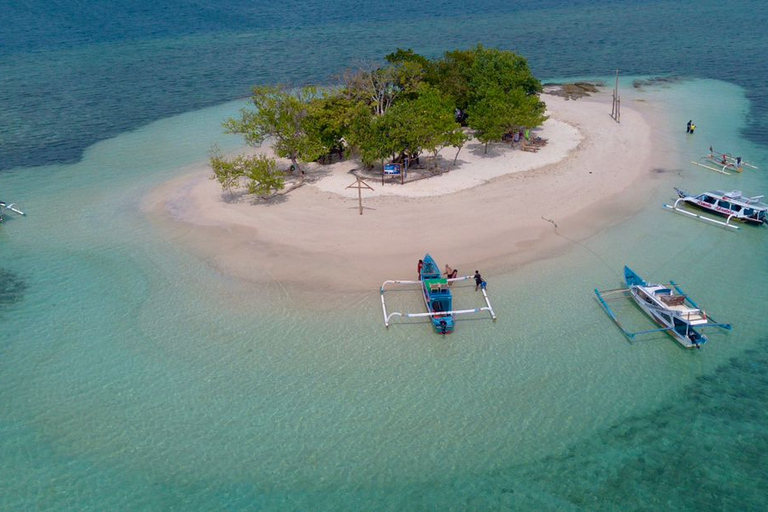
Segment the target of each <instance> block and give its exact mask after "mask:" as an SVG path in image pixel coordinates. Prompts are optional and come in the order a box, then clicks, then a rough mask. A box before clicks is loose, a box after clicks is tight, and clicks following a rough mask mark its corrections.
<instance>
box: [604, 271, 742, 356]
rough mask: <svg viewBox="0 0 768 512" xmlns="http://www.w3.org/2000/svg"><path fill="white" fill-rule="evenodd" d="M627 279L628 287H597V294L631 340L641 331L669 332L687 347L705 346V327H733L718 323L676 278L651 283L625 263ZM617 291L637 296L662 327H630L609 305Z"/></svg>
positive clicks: (728, 329)
mask: <svg viewBox="0 0 768 512" xmlns="http://www.w3.org/2000/svg"><path fill="white" fill-rule="evenodd" d="M624 280H625V282H626V283H627V287H626V288H619V289H616V290H605V291H600V290H597V289H595V294H596V295H597V299H598V301H599V302H600V305H601V306H602V307H603V309H604V310H605V312H606V313H608V316H610V317H611V319H612V320H613V321H614V322H615V323H616V325H617V326H618V327H619V329H621V332H623V333H624V335H625V336H626V337H627V338H629V339H630V340H633V339H634V338H635V337H636V336H638V335H641V334H649V333H653V332H667V333H669V334H670V335H671V336H672V337H673V338H675V340H677V342H678V343H680V345H682V346H683V347H685V348H701V345H703V344H704V343H706V342H707V337H706V336H704V335H703V334H702V333H700V332H699V331H700V330H701V329H703V328H705V327H719V328H721V329H725V330H727V331H730V330H731V325H730V324H721V323H717V322H715V321H714V319H713V318H712V317H711V316H707V313H706V312H704V310H703V309H701V308H700V307H699V306H698V305H697V304H696V303H695V302H693V301H692V300H691V299H690V297H688V295H686V294H685V292H683V290H681V289H680V288H679V287H678V286H677V284H675V282H674V281H671V282H670V284H668V285H666V284H652V283H647V282H646V281H645V280H644V279H643V278H641V277H640V276H638V275H637V274H636V273H635V272H634V271H632V269H630V268H629V267H626V266H625V267H624ZM675 292H677V293H675ZM617 295H620V296H619V297H618V298H626V297H627V296H629V297H631V298H632V299H634V301H635V303H637V305H638V306H639V307H640V309H642V310H643V311H644V312H645V313H646V314H647V315H648V316H650V317H651V318H652V319H653V320H654V321H655V322H656V323H657V324H659V325H661V328H659V329H648V330H644V331H637V332H630V331H628V330H626V329H625V328H624V327H623V326H622V325H621V324H620V323H619V320H618V318H617V317H616V314H615V313H614V312H613V310H612V309H611V307H610V306H609V305H608V301H609V300H612V299H614V298H617V297H616V296H617Z"/></svg>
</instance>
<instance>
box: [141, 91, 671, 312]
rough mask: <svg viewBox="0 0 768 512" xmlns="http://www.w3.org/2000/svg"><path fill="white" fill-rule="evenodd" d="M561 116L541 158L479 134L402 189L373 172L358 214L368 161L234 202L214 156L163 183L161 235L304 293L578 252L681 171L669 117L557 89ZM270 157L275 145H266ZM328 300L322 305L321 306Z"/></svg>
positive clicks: (552, 112)
mask: <svg viewBox="0 0 768 512" xmlns="http://www.w3.org/2000/svg"><path fill="white" fill-rule="evenodd" d="M542 99H543V100H544V101H545V102H546V103H547V107H548V112H547V113H548V115H549V119H548V120H547V121H546V122H545V123H544V125H543V126H542V127H541V128H539V129H538V130H536V131H535V135H537V136H540V137H543V138H546V139H547V141H548V142H547V145H546V146H544V147H543V148H542V149H541V150H539V151H538V152H536V153H530V152H526V151H521V150H519V149H512V148H511V147H510V145H509V144H503V143H498V144H493V145H491V146H490V148H489V150H488V153H487V154H486V153H485V147H484V146H483V145H482V144H480V143H478V142H477V141H474V140H473V141H470V142H468V143H467V144H466V145H465V147H464V148H463V149H462V150H461V152H460V153H459V156H458V159H457V163H456V165H455V166H453V165H451V163H452V162H453V160H454V157H455V155H456V149H454V148H447V149H446V150H444V152H443V153H442V157H443V165H444V166H445V167H446V169H448V172H445V173H443V174H441V175H439V176H435V177H432V178H429V179H423V180H419V181H415V182H412V183H406V184H405V185H400V184H399V183H395V182H394V181H391V182H388V183H387V184H385V185H382V184H381V181H380V180H378V179H376V180H368V184H369V185H370V186H371V187H373V188H374V190H373V191H369V190H365V191H363V206H364V210H363V215H360V214H359V212H358V199H357V190H355V189H349V188H347V187H348V186H349V185H351V184H352V183H353V182H354V181H355V176H354V175H353V174H352V171H353V170H354V169H355V168H357V167H359V162H357V161H354V160H349V161H344V162H340V163H336V164H333V165H320V164H312V166H311V167H310V170H309V171H308V176H311V177H312V179H311V182H310V183H308V184H307V185H305V186H303V187H301V188H299V189H297V190H294V191H292V192H291V193H290V194H288V195H287V196H285V197H282V198H279V199H277V200H272V201H270V202H268V203H264V202H261V201H254V200H253V198H249V197H247V196H238V197H236V198H235V199H234V200H233V198H232V197H231V196H230V195H229V194H227V193H226V192H223V191H222V190H221V188H220V186H219V185H218V184H217V183H216V182H215V181H212V180H210V179H209V176H210V175H211V170H210V168H209V167H208V165H207V162H201V163H200V164H199V165H196V166H194V167H192V168H189V169H186V170H184V172H183V173H181V175H180V176H179V177H178V178H176V179H173V180H172V181H170V182H167V183H165V184H163V185H162V186H160V187H158V188H156V189H155V190H153V191H152V193H151V194H150V195H149V197H148V198H147V199H146V201H145V211H146V214H147V216H148V218H149V219H151V220H152V222H155V223H156V224H157V226H158V229H161V230H165V231H166V232H167V234H168V237H169V238H171V239H173V240H174V241H176V242H177V243H180V244H182V245H184V246H185V247H187V248H188V249H189V251H192V252H193V253H195V254H197V255H198V256H199V257H200V258H203V259H204V260H205V261H207V262H208V263H209V264H210V265H212V266H213V267H215V268H216V269H217V270H218V271H219V272H222V273H224V274H226V275H229V276H233V277H235V278H239V279H245V280H248V281H251V282H254V283H263V284H264V285H279V286H280V287H281V289H284V290H289V293H291V294H292V295H293V296H294V297H295V298H298V299H300V300H307V301H308V302H311V301H312V297H315V298H321V297H322V296H323V293H327V292H334V293H339V292H341V293H343V292H353V293H359V292H370V291H371V290H377V289H378V287H379V286H380V285H381V283H382V282H383V281H384V280H387V279H415V278H416V264H417V261H418V259H419V258H421V257H423V256H424V254H425V253H430V254H432V255H433V257H435V259H436V260H437V261H438V263H439V264H441V265H443V264H445V263H449V264H450V265H451V266H452V267H454V268H457V269H459V270H460V274H461V275H469V274H472V273H473V272H474V270H476V269H477V270H480V271H481V272H482V273H483V275H484V276H486V277H488V278H492V275H493V274H494V273H501V272H508V271H510V270H512V269H514V268H516V267H518V266H520V265H522V264H525V263H526V262H529V261H533V260H536V259H540V258H544V257H551V256H554V255H557V254H559V253H561V252H562V251H564V250H568V248H569V246H571V245H572V244H573V243H574V241H581V240H585V239H586V238H588V237H590V236H592V235H594V234H596V233H598V232H599V231H600V230H602V229H605V228H606V227H607V226H610V225H612V224H615V223H618V222H621V221H622V220H625V219H627V218H628V217H630V216H632V215H634V214H635V213H637V212H638V211H639V210H640V209H641V208H642V206H643V204H644V203H645V202H646V201H647V200H648V198H649V196H650V193H651V191H652V190H653V189H654V187H656V186H658V184H659V181H658V180H659V179H661V178H660V176H661V175H662V174H663V173H662V172H659V169H663V168H664V167H669V166H674V165H675V164H674V162H673V161H672V160H671V156H665V155H671V154H672V153H673V151H670V150H669V147H668V146H670V145H671V142H670V141H669V140H666V139H665V138H664V136H663V135H662V134H661V133H660V132H659V133H657V132H656V131H654V129H653V126H654V124H655V123H658V122H660V121H659V120H658V116H659V115H662V114H660V112H661V111H662V109H661V108H659V106H658V105H653V104H651V103H650V102H648V101H634V102H631V101H625V103H624V104H623V105H622V111H621V123H617V122H616V121H614V119H613V118H612V117H611V116H610V112H611V97H610V93H609V92H608V91H605V90H601V91H600V92H598V93H597V94H595V95H594V96H591V97H589V98H581V99H578V100H575V101H574V100H568V99H566V98H562V97H559V96H554V95H549V94H544V95H542ZM265 151H266V150H265ZM315 302H316V303H320V302H322V300H319V301H315Z"/></svg>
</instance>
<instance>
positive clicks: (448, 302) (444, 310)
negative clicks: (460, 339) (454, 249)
mask: <svg viewBox="0 0 768 512" xmlns="http://www.w3.org/2000/svg"><path fill="white" fill-rule="evenodd" d="M419 279H420V280H421V288H422V292H423V294H424V304H425V305H426V306H427V311H428V312H429V313H431V316H430V318H431V320H432V327H433V328H434V329H435V331H436V332H438V333H440V334H450V333H452V332H453V327H454V316H453V296H452V295H451V290H450V288H449V286H448V280H447V279H443V278H441V273H440V267H438V266H437V263H435V260H434V259H433V258H432V256H430V255H429V254H427V255H426V256H424V265H423V266H422V268H421V272H420V273H419Z"/></svg>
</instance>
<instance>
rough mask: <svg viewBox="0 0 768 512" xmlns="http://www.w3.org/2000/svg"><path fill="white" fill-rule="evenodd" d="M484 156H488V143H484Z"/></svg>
mask: <svg viewBox="0 0 768 512" xmlns="http://www.w3.org/2000/svg"><path fill="white" fill-rule="evenodd" d="M485 154H486V155H487V154H488V143H487V142H486V143H485Z"/></svg>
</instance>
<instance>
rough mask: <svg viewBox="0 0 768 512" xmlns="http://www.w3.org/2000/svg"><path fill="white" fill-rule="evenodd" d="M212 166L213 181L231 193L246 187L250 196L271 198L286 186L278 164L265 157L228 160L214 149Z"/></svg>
mask: <svg viewBox="0 0 768 512" xmlns="http://www.w3.org/2000/svg"><path fill="white" fill-rule="evenodd" d="M210 165H211V168H212V169H213V175H212V176H211V179H213V180H216V181H218V182H219V184H220V185H221V186H222V188H223V189H224V190H226V191H228V192H229V193H232V191H233V190H234V189H237V188H241V187H245V188H246V189H247V190H248V193H249V194H255V195H257V196H259V197H270V196H272V195H274V194H275V193H277V192H278V191H279V190H281V189H282V188H283V187H284V186H285V181H284V180H283V177H282V174H281V173H280V171H278V169H277V163H276V162H275V161H274V159H272V158H268V157H267V156H265V155H255V156H245V155H237V156H235V157H234V158H226V157H225V156H224V155H223V154H222V153H221V151H220V150H219V149H218V148H214V149H213V151H212V154H211V159H210Z"/></svg>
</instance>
